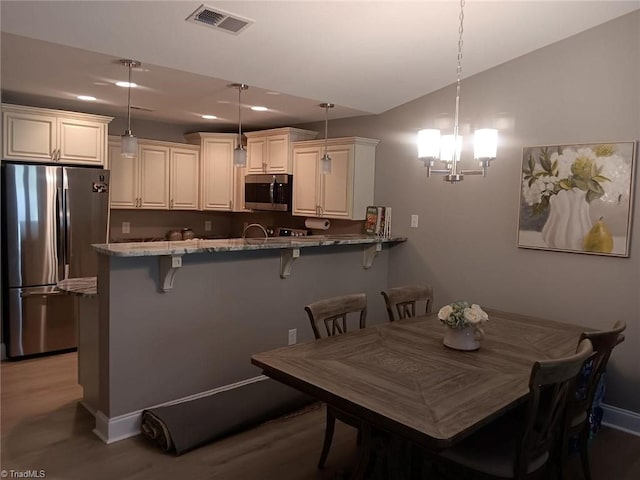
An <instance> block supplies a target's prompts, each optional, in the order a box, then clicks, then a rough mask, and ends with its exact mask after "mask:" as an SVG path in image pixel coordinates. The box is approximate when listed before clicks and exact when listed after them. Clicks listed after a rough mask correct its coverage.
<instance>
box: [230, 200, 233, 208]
mask: <svg viewBox="0 0 640 480" xmlns="http://www.w3.org/2000/svg"><path fill="white" fill-rule="evenodd" d="M229 210H233V200H229Z"/></svg>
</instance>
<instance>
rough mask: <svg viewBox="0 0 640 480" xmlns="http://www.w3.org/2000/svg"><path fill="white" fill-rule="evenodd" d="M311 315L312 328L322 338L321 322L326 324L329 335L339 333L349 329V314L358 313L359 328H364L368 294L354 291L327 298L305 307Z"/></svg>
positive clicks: (317, 337) (316, 335)
mask: <svg viewBox="0 0 640 480" xmlns="http://www.w3.org/2000/svg"><path fill="white" fill-rule="evenodd" d="M304 309H305V311H306V312H307V314H308V315H309V321H310V322H311V328H312V329H313V334H314V336H315V338H316V339H319V338H322V334H321V332H320V329H319V328H318V325H319V324H321V323H322V324H324V327H325V331H326V333H327V336H329V337H331V336H333V335H339V334H342V333H345V332H347V331H348V322H347V318H348V315H349V314H351V313H353V314H355V313H358V314H359V316H358V328H364V327H365V326H366V320H367V295H366V294H365V293H354V294H351V295H342V296H338V297H331V298H326V299H323V300H318V301H317V302H313V303H310V304H309V305H307V306H306V307H304Z"/></svg>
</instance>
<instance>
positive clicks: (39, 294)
mask: <svg viewBox="0 0 640 480" xmlns="http://www.w3.org/2000/svg"><path fill="white" fill-rule="evenodd" d="M54 295H67V292H63V291H62V290H48V291H41V292H24V291H22V292H20V298H27V297H53V296H54Z"/></svg>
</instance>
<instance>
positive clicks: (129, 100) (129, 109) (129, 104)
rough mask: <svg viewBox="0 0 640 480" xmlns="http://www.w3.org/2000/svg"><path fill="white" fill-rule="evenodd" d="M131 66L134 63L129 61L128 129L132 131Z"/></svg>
mask: <svg viewBox="0 0 640 480" xmlns="http://www.w3.org/2000/svg"><path fill="white" fill-rule="evenodd" d="M131 67H132V63H131V61H129V89H128V93H127V131H128V132H129V133H131Z"/></svg>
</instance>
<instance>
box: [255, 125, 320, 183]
mask: <svg viewBox="0 0 640 480" xmlns="http://www.w3.org/2000/svg"><path fill="white" fill-rule="evenodd" d="M245 136H246V137H247V172H246V173H289V174H290V173H292V172H293V163H292V162H293V142H298V141H303V140H313V139H314V138H316V137H317V136H318V132H312V131H310V130H301V129H299V128H290V127H284V128H274V129H271V130H262V131H258V132H246V133H245Z"/></svg>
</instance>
